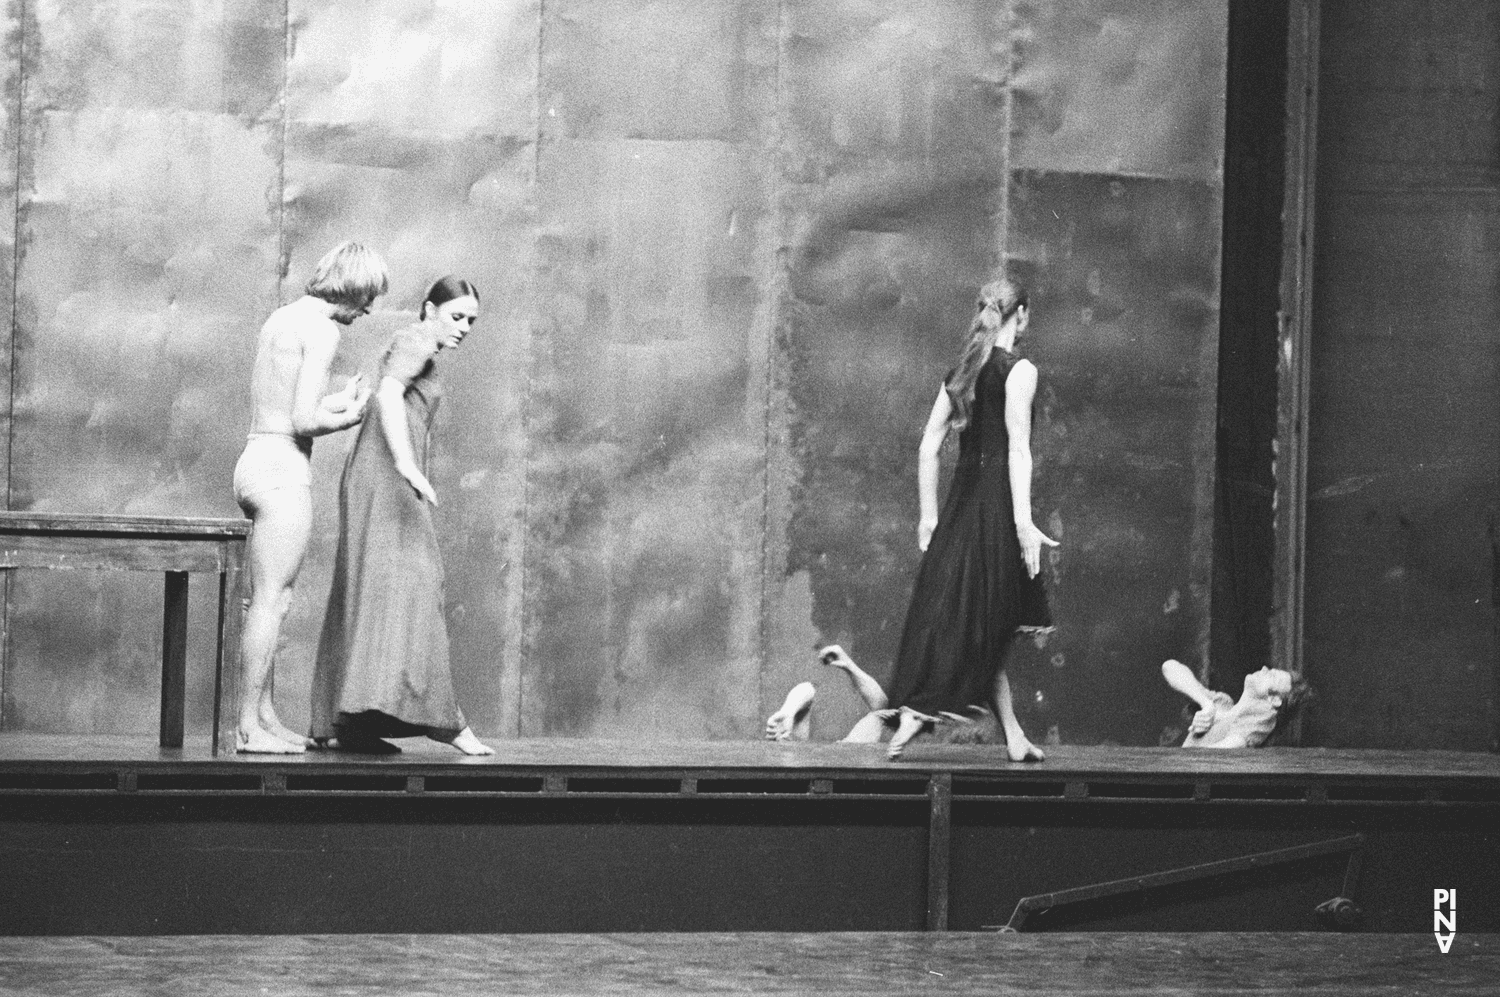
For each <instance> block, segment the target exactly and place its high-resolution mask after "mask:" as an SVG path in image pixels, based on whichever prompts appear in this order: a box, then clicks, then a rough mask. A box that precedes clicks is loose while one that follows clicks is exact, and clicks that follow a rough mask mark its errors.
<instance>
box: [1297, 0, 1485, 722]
mask: <svg viewBox="0 0 1500 997" xmlns="http://www.w3.org/2000/svg"><path fill="white" fill-rule="evenodd" d="M1322 16H1323V23H1322V29H1321V34H1322V38H1323V44H1322V51H1321V71H1320V76H1319V104H1320V106H1319V114H1318V174H1317V195H1316V196H1317V206H1318V208H1317V220H1316V233H1317V234H1316V245H1317V253H1316V256H1315V269H1314V286H1313V309H1314V312H1313V328H1312V370H1311V385H1312V397H1311V411H1310V421H1309V430H1308V472H1307V480H1308V502H1307V568H1306V593H1307V594H1306V609H1305V624H1304V626H1305V641H1306V670H1307V672H1308V675H1309V677H1310V678H1311V680H1312V681H1313V683H1314V684H1315V685H1316V686H1317V687H1318V689H1319V690H1320V692H1321V693H1322V699H1321V702H1320V704H1319V708H1318V710H1317V711H1316V713H1314V714H1313V717H1312V720H1313V726H1312V729H1311V731H1310V734H1311V736H1312V738H1313V739H1314V743H1321V744H1327V745H1330V746H1342V747H1371V748H1374V747H1402V748H1439V747H1442V748H1468V749H1476V750H1485V749H1489V750H1494V749H1495V748H1496V718H1497V710H1496V702H1495V695H1496V670H1497V664H1500V662H1497V657H1496V646H1495V630H1494V626H1495V623H1494V620H1495V616H1494V604H1495V600H1496V598H1497V595H1496V592H1497V589H1496V585H1495V574H1494V572H1495V564H1496V561H1495V556H1496V555H1495V550H1496V471H1497V466H1496V455H1497V453H1500V404H1497V399H1500V353H1497V350H1500V346H1497V342H1500V341H1497V339H1496V336H1495V328H1496V323H1497V321H1500V285H1497V274H1500V142H1497V137H1496V136H1497V130H1496V125H1497V119H1496V108H1497V106H1500V105H1497V99H1500V8H1497V6H1496V5H1495V4H1493V3H1483V2H1466V3H1450V4H1440V5H1429V4H1423V3H1417V2H1400V0H1380V2H1379V3H1354V2H1333V0H1328V2H1325V3H1324V4H1323V12H1322Z"/></svg>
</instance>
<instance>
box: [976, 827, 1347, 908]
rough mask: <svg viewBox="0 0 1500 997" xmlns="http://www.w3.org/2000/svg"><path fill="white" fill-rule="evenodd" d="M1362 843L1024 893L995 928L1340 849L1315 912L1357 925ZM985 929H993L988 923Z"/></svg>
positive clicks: (1301, 848) (1336, 842) (1325, 844)
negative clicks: (1336, 883)
mask: <svg viewBox="0 0 1500 997" xmlns="http://www.w3.org/2000/svg"><path fill="white" fill-rule="evenodd" d="M1364 844H1365V836H1364V835H1363V834H1352V835H1349V836H1348V837H1344V838H1333V839H1331V840H1329V841H1316V842H1313V843H1312V844H1310V845H1296V846H1294V847H1292V848H1278V849H1276V850H1275V851H1271V852H1257V853H1255V854H1254V855H1241V856H1239V857H1237V858H1232V859H1222V860H1220V861H1218V862H1204V863H1202V864H1200V865H1190V866H1184V867H1183V868H1181V869H1168V870H1166V871H1165V872H1152V873H1147V874H1146V875H1144V876H1131V877H1130V878H1129V879H1112V880H1110V881H1109V882H1107V883H1094V884H1092V885H1090V886H1078V887H1074V888H1073V889H1071V890H1059V891H1058V892H1056V893H1040V894H1037V895H1036V896H1033V897H1022V898H1021V900H1020V902H1019V903H1017V904H1016V909H1015V912H1014V913H1013V914H1011V916H1010V920H1009V921H1008V922H1006V924H1005V925H1004V926H1003V927H1001V928H999V929H998V930H1000V931H1020V930H1021V927H1022V925H1024V924H1025V923H1026V919H1027V918H1028V917H1030V916H1031V915H1032V914H1036V913H1039V912H1041V911H1046V910H1051V909H1053V908H1054V907H1063V906H1067V905H1068V904H1076V903H1083V902H1084V901H1088V900H1098V899H1100V898H1102V897H1114V896H1119V895H1121V894H1124V893H1135V892H1144V891H1146V890H1150V889H1153V888H1155V887H1158V886H1170V885H1172V884H1174V883H1188V882H1192V881H1194V880H1199V879H1213V878H1215V877H1217V876H1227V875H1230V874H1232V873H1236V872H1244V871H1245V870H1247V869H1264V868H1266V867H1268V866H1275V865H1286V864H1287V863H1289V862H1300V861H1302V860H1303V859H1309V858H1314V857H1316V856H1319V855H1338V854H1340V853H1342V852H1349V853H1350V854H1349V864H1348V865H1347V866H1346V867H1345V868H1344V890H1343V894H1342V895H1341V896H1338V897H1334V898H1333V899H1332V900H1329V901H1327V902H1326V903H1324V904H1322V905H1320V906H1319V908H1318V911H1319V912H1320V914H1322V912H1323V909H1324V908H1325V907H1326V908H1329V910H1328V912H1327V914H1325V915H1324V917H1325V919H1331V920H1332V922H1333V924H1334V926H1336V927H1340V928H1349V927H1354V926H1355V925H1357V924H1358V920H1359V918H1358V914H1359V908H1358V907H1355V906H1354V903H1353V901H1352V900H1349V899H1348V898H1349V897H1350V896H1352V895H1353V893H1354V885H1355V881H1356V880H1357V879H1358V877H1359V864H1360V863H1359V857H1360V850H1361V849H1362V848H1364ZM1341 901H1342V903H1341ZM988 930H990V931H994V930H997V929H996V928H994V927H993V926H989V927H988Z"/></svg>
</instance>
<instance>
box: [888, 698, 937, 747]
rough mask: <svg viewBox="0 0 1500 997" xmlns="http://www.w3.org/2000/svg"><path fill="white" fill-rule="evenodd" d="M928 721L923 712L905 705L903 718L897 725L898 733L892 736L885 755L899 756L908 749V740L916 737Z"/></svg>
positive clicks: (902, 710) (902, 709)
mask: <svg viewBox="0 0 1500 997" xmlns="http://www.w3.org/2000/svg"><path fill="white" fill-rule="evenodd" d="M928 723H929V721H928V719H927V718H926V717H924V716H922V714H920V713H918V712H917V711H916V710H910V709H907V708H906V707H904V706H903V707H902V708H901V720H900V722H899V723H898V724H897V726H896V733H895V734H893V735H892V736H891V743H890V744H889V745H888V746H887V747H886V749H885V756H886V757H887V758H899V757H900V756H901V752H903V751H905V750H906V742H908V741H910V740H911V739H912V738H914V737H916V736H917V734H919V733H920V732H921V731H922V728H924V727H926V726H927V724H928Z"/></svg>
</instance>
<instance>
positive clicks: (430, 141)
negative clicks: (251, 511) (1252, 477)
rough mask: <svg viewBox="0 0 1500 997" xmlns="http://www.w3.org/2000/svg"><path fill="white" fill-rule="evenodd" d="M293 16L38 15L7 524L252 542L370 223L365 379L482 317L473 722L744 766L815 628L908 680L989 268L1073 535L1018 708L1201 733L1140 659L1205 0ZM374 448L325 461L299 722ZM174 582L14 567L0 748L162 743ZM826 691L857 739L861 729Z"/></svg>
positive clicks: (1170, 533) (476, 395)
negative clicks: (936, 492)
mask: <svg viewBox="0 0 1500 997" xmlns="http://www.w3.org/2000/svg"><path fill="white" fill-rule="evenodd" d="M282 7H283V5H282V4H280V3H251V2H248V0H246V2H240V3H234V2H220V3H213V2H209V0H197V2H193V0H177V2H165V0H163V2H155V3H148V2H145V0H135V2H123V0H122V2H119V3H115V4H95V5H89V9H88V10H87V11H86V12H84V13H78V12H75V11H74V10H73V9H72V8H71V7H65V6H64V5H60V4H41V3H29V2H28V3H23V4H19V5H16V9H17V10H18V11H19V12H20V17H21V22H19V23H18V25H17V27H16V29H15V30H13V31H12V35H13V37H15V38H17V39H19V44H13V45H12V47H11V50H10V57H9V62H8V65H9V67H10V70H9V71H10V72H11V74H12V76H15V77H17V78H19V79H20V80H22V81H24V88H25V99H24V102H23V106H24V108H25V115H24V120H22V121H21V122H20V123H19V124H18V125H16V126H14V127H15V128H16V129H17V130H16V131H15V134H16V135H17V136H19V138H18V142H19V152H20V155H19V161H20V163H21V172H20V174H19V179H20V183H19V187H20V190H21V196H20V199H19V204H20V209H21V216H20V224H19V229H18V230H19V232H20V234H21V240H22V248H23V256H22V259H21V264H20V266H19V268H18V274H19V282H18V288H17V291H16V294H15V301H16V303H17V316H18V327H17V331H16V332H15V334H14V336H13V339H12V343H13V349H12V350H11V351H10V353H11V355H12V356H13V358H14V362H15V365H16V372H17V376H16V388H17V390H16V397H15V403H14V408H13V414H12V418H13V421H14V426H15V453H14V456H13V458H12V461H11V464H10V480H11V485H12V493H11V501H12V505H13V506H14V507H16V508H46V509H72V510H84V511H110V510H119V511H127V510H128V511H149V512H173V513H187V514H229V513H232V512H233V504H232V502H231V500H230V497H229V493H228V479H229V472H230V468H231V467H232V465H233V461H234V459H235V457H236V455H237V452H238V448H239V437H240V435H241V433H242V432H243V429H244V427H245V424H246V421H247V418H248V411H247V410H248V397H247V390H246V380H247V377H248V370H249V363H250V351H251V348H252V344H253V337H254V332H255V330H256V328H257V327H258V325H259V323H260V322H261V321H262V320H263V319H264V316H265V314H266V313H267V312H268V311H269V310H270V308H271V307H272V306H273V305H274V304H275V303H276V301H277V300H278V299H280V300H286V299H288V298H290V297H292V296H294V295H295V293H296V292H297V288H298V286H299V284H300V282H301V280H302V279H304V278H305V275H306V273H307V270H308V268H309V267H310V265H311V263H312V262H313V261H314V260H315V259H316V257H317V256H318V255H319V254H320V253H321V252H322V251H323V250H324V249H326V248H327V246H328V245H330V244H331V243H333V242H334V241H336V240H337V239H340V238H344V237H356V238H360V239H363V240H365V241H367V242H369V243H371V244H373V245H375V246H376V247H378V248H379V249H380V250H381V251H382V252H383V253H385V255H386V257H387V259H388V260H389V262H390V264H391V266H392V270H393V274H394V278H395V284H394V286H393V289H392V293H391V295H390V297H389V298H388V299H386V300H385V301H384V302H383V303H382V304H381V306H380V308H381V310H380V311H378V312H377V313H376V314H375V315H372V316H371V317H370V318H368V319H365V320H363V321H361V322H360V323H357V324H356V325H355V326H354V327H353V329H352V330H351V331H350V332H349V333H348V334H347V335H346V338H345V345H344V348H343V350H342V351H341V355H340V358H339V359H338V360H337V361H336V364H335V367H336V371H337V372H338V373H340V374H344V373H348V372H351V371H353V370H356V369H369V367H370V366H371V364H372V363H373V362H374V360H375V358H376V356H377V354H378V351H379V349H380V346H381V344H382V341H383V339H384V338H385V336H387V335H388V334H389V332H390V331H391V329H393V328H394V327H396V326H397V325H398V324H400V323H402V322H405V321H408V320H409V319H410V316H411V310H412V309H413V308H414V307H415V305H416V301H417V298H418V297H419V295H420V292H421V289H422V288H423V287H424V286H425V284H426V283H427V282H428V281H429V280H431V279H432V278H434V277H436V276H438V275H440V274H442V273H445V272H450V271H457V272H461V273H464V274H466V275H467V276H469V277H471V279H473V280H474V281H475V282H476V283H477V284H478V285H479V286H480V287H481V289H482V291H483V292H484V295H485V300H484V313H485V314H484V318H483V320H482V323H481V326H480V331H479V333H478V334H477V335H476V336H474V337H473V338H472V339H471V340H470V341H468V342H467V343H466V344H465V345H464V347H463V349H462V350H461V351H460V352H459V353H458V354H456V355H454V356H452V357H449V358H445V360H444V369H445V374H446V377H447V380H448V382H449V384H450V395H449V397H448V399H447V400H446V401H445V403H444V408H443V411H442V415H441V424H440V426H439V429H438V432H439V437H440V443H439V454H440V465H439V467H438V469H437V473H436V476H435V478H436V480H435V484H436V487H437V489H438V492H439V494H440V496H441V497H442V500H443V504H442V506H441V508H440V509H439V513H438V515H439V526H440V531H441V533H442V535H443V537H444V545H445V548H444V555H445V563H446V565H447V569H448V575H449V586H448V588H449V591H448V596H449V605H450V627H451V630H452V634H453V638H454V656H455V670H456V673H457V679H458V684H459V692H460V696H461V698H462V699H463V701H464V703H465V707H466V709H467V711H468V712H469V714H470V717H471V719H472V720H473V722H474V725H475V727H476V729H478V730H480V731H481V732H482V733H487V734H496V735H513V734H528V735H530V734H562V735H579V736H637V737H665V738H673V737H679V738H689V737H691V738H697V737H717V738H722V737H752V736H756V734H757V732H758V728H759V726H760V723H761V721H762V719H763V717H764V716H765V714H766V713H767V712H768V711H769V710H770V709H771V708H773V707H774V705H775V704H776V702H777V701H779V699H780V697H781V695H782V694H783V693H784V691H785V689H786V687H787V686H789V685H790V684H791V683H792V682H794V681H797V680H800V679H802V678H806V677H809V676H810V675H812V674H813V673H814V671H815V668H814V665H813V662H812V655H811V651H812V648H813V646H814V645H815V644H817V643H820V642H824V641H830V640H840V641H843V642H846V643H847V644H849V645H850V646H851V647H852V649H853V650H854V652H855V654H856V656H857V657H859V658H861V659H862V660H863V661H865V662H866V663H867V665H868V666H869V667H870V669H871V671H873V672H875V673H876V674H877V675H878V676H880V677H884V675H885V674H886V672H887V670H888V668H889V665H890V660H891V657H892V655H893V653H894V649H895V643H896V640H897V638H898V635H899V631H900V627H901V622H902V618H903V615H904V612H905V606H906V601H907V598H908V595H909V585H910V579H911V577H912V574H913V571H914V569H915V565H916V560H917V550H916V544H915V519H916V495H915V455H916V444H917V439H918V437H919V434H920V429H921V424H922V421H923V418H924V416H925V412H926V409H927V407H928V406H929V405H930V404H931V401H932V398H933V396H934V395H935V394H936V391H937V387H938V383H939V381H940V379H941V377H942V375H943V373H944V372H945V371H946V370H947V369H948V367H949V365H950V364H951V363H952V359H953V357H954V355H955V351H956V348H957V346H958V343H959V338H960V335H961V334H962V332H963V331H964V328H965V326H966V324H967V321H968V319H969V316H970V313H971V308H972V301H973V295H974V290H975V287H976V286H977V285H978V284H979V283H981V282H982V281H983V280H984V279H985V278H986V277H988V276H989V275H990V274H992V273H993V272H994V271H995V269H996V268H997V266H998V265H999V264H1000V263H1001V262H1002V261H1003V262H1005V263H1006V264H1007V265H1009V266H1010V267H1011V268H1012V269H1013V270H1015V271H1016V272H1018V273H1019V275H1020V276H1022V277H1023V278H1024V279H1025V280H1027V281H1028V282H1030V283H1031V284H1032V286H1033V289H1034V292H1035V297H1034V305H1035V309H1034V310H1035V316H1034V322H1033V333H1034V341H1033V346H1032V349H1031V353H1032V355H1033V357H1034V358H1035V359H1036V360H1037V362H1038V364H1039V365H1040V367H1041V369H1042V377H1043V387H1042V395H1041V399H1040V404H1039V421H1038V426H1037V431H1036V439H1035V450H1036V454H1037V459H1038V484H1037V488H1036V506H1037V509H1038V512H1039V517H1040V520H1041V521H1042V522H1043V524H1044V528H1048V529H1051V530H1052V531H1054V533H1055V535H1058V536H1059V538H1060V539H1061V540H1062V541H1063V544H1064V546H1063V547H1062V548H1061V550H1060V551H1059V552H1058V553H1057V554H1056V556H1054V557H1052V558H1050V560H1049V564H1048V566H1047V572H1048V576H1049V581H1050V583H1051V586H1052V589H1053V592H1054V595H1055V601H1056V615H1057V617H1058V623H1059V624H1060V627H1061V631H1060V633H1059V634H1058V635H1057V636H1056V637H1055V638H1054V639H1053V640H1052V641H1051V643H1049V644H1048V645H1047V646H1046V647H1045V648H1042V649H1036V648H1032V647H1030V646H1028V647H1027V648H1025V649H1023V650H1022V651H1021V652H1019V653H1018V655H1017V658H1016V660H1015V662H1014V665H1013V667H1014V673H1015V675H1016V678H1017V684H1018V686H1019V687H1020V688H1021V691H1022V693H1023V695H1024V701H1023V705H1022V710H1023V721H1024V722H1025V723H1026V724H1027V726H1028V727H1029V728H1030V729H1031V730H1033V731H1034V734H1035V736H1036V737H1038V738H1046V737H1049V736H1050V737H1051V738H1052V739H1053V740H1058V739H1060V740H1063V741H1067V742H1080V741H1082V742H1092V741H1103V740H1116V741H1121V742H1129V743H1155V742H1156V741H1157V739H1158V737H1159V735H1160V734H1161V732H1162V729H1163V727H1165V726H1170V725H1171V724H1172V723H1173V722H1174V721H1175V718H1176V716H1177V705H1178V704H1177V703H1175V702H1174V701H1173V700H1172V698H1171V696H1170V695H1169V694H1167V693H1166V692H1165V690H1164V689H1163V688H1162V687H1161V685H1160V682H1159V679H1158V677H1157V672H1156V668H1157V666H1158V664H1159V663H1160V661H1161V659H1162V658H1164V657H1166V656H1169V655H1170V656H1176V657H1181V658H1186V659H1190V660H1194V661H1197V660H1199V659H1200V658H1201V656H1202V655H1203V654H1204V653H1205V652H1206V628H1207V619H1208V606H1207V599H1208V582H1209V559H1210V550H1211V525H1212V523H1211V517H1212V481H1213V411H1214V398H1215V391H1214V373H1215V348H1216V331H1217V292H1218V260H1219V238H1218V231H1219V228H1218V227H1219V217H1220V202H1221V192H1220V176H1221V165H1220V158H1221V150H1222V146H1223V94H1222V88H1223V79H1224V58H1225V51H1224V49H1225V31H1226V27H1225V25H1226V13H1225V11H1226V5H1225V4H1224V3H1223V2H1213V0H1201V2H1181V3H1171V4H1163V3H1155V2H1146V0H1059V2H1055V3H1046V4H1020V3H1015V4H996V3H990V2H984V0H945V2H940V3H927V4H920V5H917V4H909V3H904V2H897V0H834V2H827V0H819V2H813V0H744V2H729V0H723V2H703V0H638V2H624V0H619V2H585V0H502V2H484V0H462V2H446V3H436V2H407V3H398V2H395V0H389V2H380V3H351V2H349V0H291V2H290V3H289V5H287V7H286V9H285V10H283V9H282ZM23 53H24V55H23ZM348 443H349V440H348V439H347V438H340V437H334V438H330V439H327V440H324V441H320V442H319V444H318V446H317V448H316V449H315V453H314V474H315V500H316V502H317V503H318V510H319V512H318V517H319V518H318V523H317V528H316V530H315V539H314V544H313V549H312V551H311V554H310V557H309V561H308V564H307V567H306V569H305V574H304V578H303V581H302V583H301V586H300V590H299V594H298V596H297V599H296V602H295V605H294V608H293V612H292V615H291V617H290V618H289V620H288V624H287V628H286V631H285V641H284V647H283V656H282V659H281V660H282V662H283V664H282V665H281V667H280V672H281V675H282V680H281V681H282V684H281V688H280V689H279V698H280V700H281V701H282V703H283V712H284V713H285V714H286V716H287V717H288V719H290V720H293V721H296V720H299V719H300V718H301V717H302V716H303V715H305V706H304V705H303V704H304V702H305V700H306V683H307V680H308V673H309V672H310V666H311V656H312V652H313V648H314V644H315V641H316V635H317V628H318V625H319V620H320V616H321V612H322V604H323V598H324V596H325V593H326V588H327V583H328V574H329V571H330V561H331V553H332V551H331V536H332V532H333V526H334V524H333V521H332V517H333V514H334V513H333V510H334V508H335V506H334V489H335V486H336V479H337V474H338V469H339V467H340V464H341V461H342V457H343V454H344V452H345V448H346V447H347V446H348ZM106 582H107V583H106ZM158 585H159V583H158V582H156V581H155V580H154V579H145V580H143V579H109V580H93V581H90V582H88V583H86V584H82V585H80V583H79V582H78V580H77V579H72V578H67V579H45V578H31V577H27V578H18V579H16V580H15V582H14V583H13V585H12V594H11V599H10V602H9V604H8V605H9V614H10V623H11V627H10V634H11V636H10V643H9V654H8V656H7V661H6V668H5V679H6V690H5V703H6V713H5V725H6V726H7V727H9V728H22V729H34V730H99V729H118V730H147V729H150V727H151V724H152V723H153V718H152V715H151V713H152V710H153V709H154V701H155V680H154V677H153V675H154V670H155V659H154V655H155V645H154V639H155V628H154V627H142V626H140V625H139V624H140V621H141V620H143V619H150V618H152V616H153V614H154V607H155V606H156V605H157V603H155V602H154V601H153V600H155V599H159V595H158V594H156V589H157V586H158ZM200 587H201V586H200ZM199 605H201V601H200V602H199V603H195V608H197V607H198V606H199ZM203 615H205V616H206V614H203ZM203 637H204V634H203V633H202V632H201V630H200V632H199V634H198V637H197V641H198V645H199V646H198V647H197V649H196V650H197V652H198V653H195V662H201V661H203V660H205V659H206V657H207V652H206V648H204V647H202V643H203ZM195 667H196V666H195ZM205 677H206V673H204V672H202V671H201V669H200V671H199V672H198V673H197V675H196V676H195V680H194V681H195V685H194V688H195V689H196V704H197V705H196V709H197V712H198V715H199V721H200V727H201V720H202V719H203V718H205V717H206V715H207V705H206V704H207V700H206V695H207V692H206V688H205ZM822 688H823V703H822V706H823V708H822V710H821V712H820V714H819V716H818V720H817V724H816V734H817V736H819V737H832V736H838V735H840V734H841V733H842V732H843V729H844V728H845V727H847V725H848V723H850V722H851V721H852V720H853V719H854V718H855V716H857V713H858V708H857V706H856V704H855V702H854V700H853V697H852V696H851V695H850V694H849V693H848V691H847V690H846V689H844V688H843V687H842V684H841V683H839V682H835V681H824V682H823V683H822ZM1049 732H1050V734H1049Z"/></svg>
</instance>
